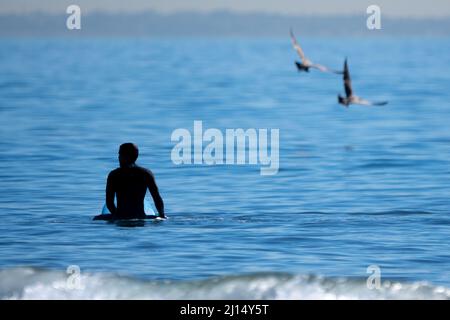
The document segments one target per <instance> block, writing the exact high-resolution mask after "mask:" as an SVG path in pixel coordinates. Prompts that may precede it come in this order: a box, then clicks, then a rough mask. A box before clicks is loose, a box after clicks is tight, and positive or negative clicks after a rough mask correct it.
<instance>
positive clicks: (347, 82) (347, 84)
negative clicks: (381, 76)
mask: <svg viewBox="0 0 450 320" xmlns="http://www.w3.org/2000/svg"><path fill="white" fill-rule="evenodd" d="M343 73H344V76H343V78H344V88H345V95H346V96H345V97H342V96H341V95H340V94H339V95H338V102H339V103H340V104H342V105H344V106H345V107H347V108H348V106H349V105H351V104H359V105H363V106H384V105H386V104H387V103H388V102H387V101H380V102H370V101H368V100H364V99H362V98H360V97H358V96H356V95H354V94H353V90H352V81H351V79H350V72H349V71H348V64H347V59H345V62H344V72H343Z"/></svg>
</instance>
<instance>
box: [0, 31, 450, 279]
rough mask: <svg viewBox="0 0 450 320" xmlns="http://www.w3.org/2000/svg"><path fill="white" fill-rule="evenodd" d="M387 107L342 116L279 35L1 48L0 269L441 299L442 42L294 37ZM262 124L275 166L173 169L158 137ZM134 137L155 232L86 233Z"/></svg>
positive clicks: (100, 226) (3, 44) (448, 261)
mask: <svg viewBox="0 0 450 320" xmlns="http://www.w3.org/2000/svg"><path fill="white" fill-rule="evenodd" d="M302 44H303V46H304V49H305V50H306V52H307V54H308V55H309V56H310V57H311V59H313V60H315V61H317V62H320V63H323V64H326V65H328V66H330V67H332V68H341V67H342V63H343V60H344V58H345V57H346V56H347V57H348V59H349V66H350V71H351V73H352V80H353V87H354V90H355V92H356V93H357V94H359V95H361V96H363V97H364V98H367V99H372V100H389V104H388V105H387V106H386V107H373V108H368V107H358V106H351V107H350V108H349V109H346V108H344V107H342V106H340V105H338V104H337V98H336V95H337V94H338V93H343V90H344V88H343V85H342V79H341V77H340V76H338V75H332V74H324V73H319V72H316V71H311V72H310V73H309V74H299V73H298V72H297V71H296V69H295V66H294V63H293V62H294V60H295V59H296V55H295V52H294V51H293V50H292V48H291V45H290V41H289V38H288V37H287V38H286V39H257V40H255V39H242V38H240V39H232V38H230V39H161V40H158V39H89V40H88V39H16V40H8V39H3V40H0V187H1V191H0V216H1V223H0V269H8V268H15V267H19V266H26V267H38V268H43V269H50V270H65V269H66V268H67V266H69V265H79V266H80V268H81V270H82V271H86V272H99V273H118V274H121V275H126V276H131V277H137V278H143V279H154V280H157V279H168V280H192V279H206V278H209V277H212V276H222V275H223V276H229V275H243V274H253V273H259V272H287V273H291V274H314V275H324V276H328V277H348V278H352V277H366V276H367V273H366V268H367V267H368V266H369V265H378V266H379V267H380V268H381V271H382V276H383V277H386V278H388V279H397V280H400V281H405V282H415V281H426V282H429V283H432V284H436V285H443V286H445V287H450V250H449V249H450V237H449V236H450V217H449V212H450V197H449V196H450V184H449V181H450V130H449V126H450V72H449V71H450V70H449V66H450V55H449V52H450V41H449V39H443V38H430V39H422V38H416V39H411V38H374V39H368V38H366V39H362V38H349V39H341V38H339V39H337V38H318V39H302ZM194 120H201V121H203V126H204V128H205V129H207V128H218V129H220V130H222V131H223V132H225V129H227V128H244V129H248V128H255V129H259V128H269V129H270V128H277V129H279V130H280V170H279V173H278V174H276V175H273V176H262V175H260V166H259V165H241V166H236V165H235V166H230V165H228V166H227V165H218V166H207V165H181V166H178V165H175V164H173V163H172V161H171V157H170V155H171V150H172V148H173V147H174V145H175V143H174V142H172V141H171V134H172V132H173V131H174V130H175V129H177V128H186V129H188V130H190V131H191V132H192V130H193V123H194ZM127 141H133V142H135V143H137V144H138V145H139V147H140V157H139V160H138V163H139V164H140V165H142V166H145V167H148V168H150V169H151V170H152V171H153V172H154V174H155V177H156V180H157V183H158V185H159V188H160V191H161V194H162V196H163V198H164V201H165V205H166V213H167V215H168V216H169V217H170V219H169V220H167V221H162V222H146V223H145V225H144V226H140V227H135V228H130V227H126V226H121V225H116V224H111V223H107V222H104V221H92V217H93V216H94V215H96V214H99V213H100V211H101V210H102V206H103V203H104V189H105V182H106V177H107V174H108V173H109V171H110V170H112V169H114V168H115V167H117V165H118V164H117V150H118V146H119V145H120V144H121V143H123V142H127Z"/></svg>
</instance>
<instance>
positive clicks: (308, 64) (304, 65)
mask: <svg viewBox="0 0 450 320" xmlns="http://www.w3.org/2000/svg"><path fill="white" fill-rule="evenodd" d="M290 34H291V40H292V46H293V47H294V49H295V51H297V54H298V55H299V57H300V59H301V61H302V62H298V61H295V65H296V66H297V69H298V71H305V72H309V69H310V68H314V69H318V70H320V71H322V72H332V73H338V74H342V72H340V71H333V70H330V69H328V68H327V67H325V66H323V65H321V64H317V63H313V62H312V61H311V60H309V59H308V58H307V57H306V56H305V54H304V52H303V50H302V48H301V47H300V45H299V44H298V42H297V39H296V38H295V36H294V32H292V29H290Z"/></svg>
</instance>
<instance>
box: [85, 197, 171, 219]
mask: <svg viewBox="0 0 450 320" xmlns="http://www.w3.org/2000/svg"><path fill="white" fill-rule="evenodd" d="M144 212H145V218H139V219H114V218H113V216H112V214H111V212H109V210H108V207H107V206H106V203H105V204H103V209H102V213H101V214H99V215H97V216H95V217H94V219H93V220H103V221H117V220H121V221H138V220H147V219H153V220H166V218H161V217H160V216H159V215H158V214H157V213H156V212H155V210H153V208H152V206H151V204H150V202H149V201H148V200H147V199H145V200H144Z"/></svg>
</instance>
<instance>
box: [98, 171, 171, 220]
mask: <svg viewBox="0 0 450 320" xmlns="http://www.w3.org/2000/svg"><path fill="white" fill-rule="evenodd" d="M147 189H148V190H149V191H150V194H151V195H152V197H153V201H154V202H155V206H156V209H157V210H158V212H159V214H160V216H164V203H163V200H162V198H161V196H160V194H159V191H158V187H157V186H156V182H155V178H154V177H153V174H152V172H151V171H150V170H147V169H145V168H142V167H139V166H137V165H132V166H130V167H120V168H117V169H115V170H113V171H111V172H110V173H109V175H108V181H107V184H106V206H107V207H108V209H109V211H110V212H111V214H112V217H113V218H114V219H136V218H138V219H140V218H145V212H144V198H145V193H146V192H147ZM114 196H116V198H117V208H116V206H115V204H114Z"/></svg>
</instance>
